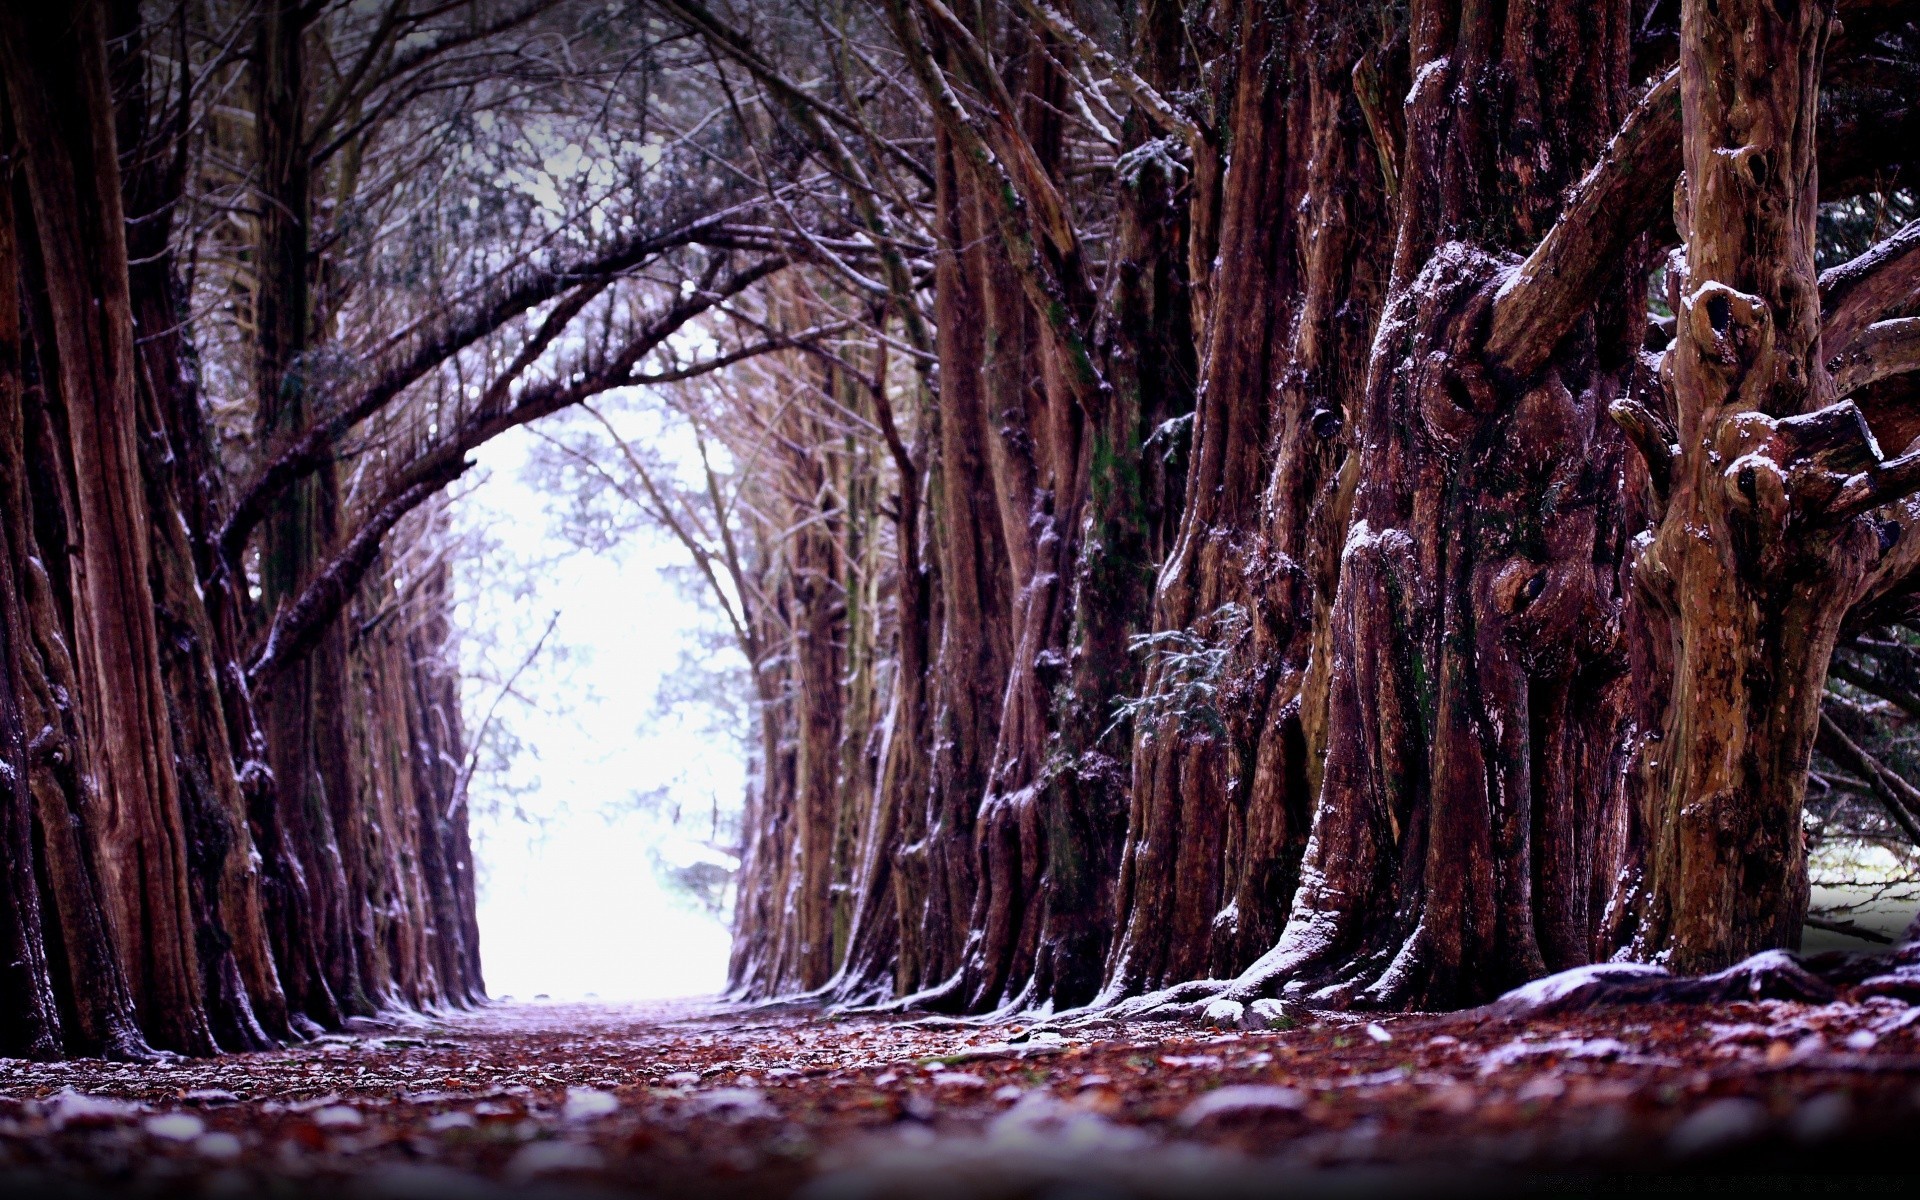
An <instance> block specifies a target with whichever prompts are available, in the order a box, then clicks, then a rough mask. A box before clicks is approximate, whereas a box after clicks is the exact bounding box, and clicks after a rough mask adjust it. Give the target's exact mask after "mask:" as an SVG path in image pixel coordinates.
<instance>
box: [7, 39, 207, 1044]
mask: <svg viewBox="0 0 1920 1200" xmlns="http://www.w3.org/2000/svg"><path fill="white" fill-rule="evenodd" d="M0 42H4V44H5V68H6V75H7V82H8V86H9V92H10V94H11V97H12V101H13V108H14V115H15V120H16V122H17V124H18V128H19V131H20V136H21V140H22V143H23V144H24V146H25V147H26V150H27V176H28V181H29V189H28V190H29V193H30V194H31V196H32V203H33V211H34V224H35V228H36V230H37V233H38V238H39V241H40V244H41V247H42V254H43V259H42V261H43V264H44V270H45V285H46V291H47V296H48V299H49V308H50V312H51V318H52V330H51V332H52V335H53V339H54V342H55V344H56V345H57V349H58V358H59V385H60V393H61V398H62V402H63V404H64V406H65V414H66V418H67V422H68V429H69V431H70V451H71V454H72V461H73V472H74V480H73V482H74V492H75V496H76V500H77V504H76V506H75V507H76V512H77V516H78V518H79V520H78V532H79V534H80V541H79V545H80V547H81V549H80V552H79V553H78V554H77V555H76V556H75V564H74V582H75V587H74V592H73V594H74V628H75V635H76V637H75V642H76V646H77V648H78V653H77V655H76V658H77V660H78V665H79V668H80V671H79V675H80V685H81V686H80V696H81V698H82V703H83V706H84V708H85V709H86V711H88V712H89V713H91V714H94V715H96V716H97V718H98V730H99V744H98V751H99V765H100V778H101V797H102V800H103V801H104V811H103V814H102V819H101V820H100V821H99V822H98V823H97V824H96V825H94V826H93V830H94V833H95V836H96V837H97V838H98V841H99V865H100V870H101V876H102V879H101V882H102V884H103V887H104V898H105V901H106V911H107V914H108V918H109V925H110V926H111V928H112V929H113V931H114V937H115V941H116V943H117V945H118V948H119V951H120V955H121V958H122V961H123V963H124V964H125V968H126V971H127V977H128V982H129V984H130V985H131V991H132V995H133V997H134V1001H135V1005H136V1008H137V1010H138V1011H139V1013H140V1017H141V1021H142V1024H143V1025H144V1026H145V1028H146V1029H147V1031H148V1033H149V1034H150V1035H151V1036H152V1037H153V1038H154V1039H155V1040H156V1041H158V1042H159V1043H160V1044H161V1045H163V1046H166V1047H169V1048H172V1049H177V1050H183V1051H187V1052H191V1053H206V1052H209V1051H211V1050H212V1049H213V1048H214V1040H213V1035H212V1030H211V1028H210V1026H209V1024H208V1021H207V1016H206V1009H205V1005H204V1002H203V999H202V997H203V989H202V985H201V977H200V971H199V966H198V962H197V956H196V952H195V945H194V937H193V913H192V905H191V903H190V901H189V874H188V867H187V859H186V837H185V833H184V830H183V829H182V827H181V817H180V790H179V781H178V778H177V777H176V774H175V771H174V763H173V761H172V756H171V754H170V752H169V751H170V747H171V746H172V737H171V731H170V729H169V724H168V709H167V687H166V682H165V676H164V674H163V671H162V666H161V661H160V647H159V637H158V631H157V629H156V627H155V623H154V594H153V590H152V586H151V583H150V579H151V574H150V572H151V565H152V564H151V550H150V546H149V544H148V538H149V537H150V535H151V513H150V510H149V508H148V505H147V503H146V497H145V495H144V494H143V491H144V489H143V488H142V486H141V475H140V462H139V452H138V444H139V443H138V430H139V397H138V393H137V389H136V385H135V365H134V339H133V317H132V312H131V307H130V299H129V292H128V277H127V253H126V240H125V235H124V225H125V222H124V218H123V216H122V209H121V198H120V178H119V169H118V165H117V162H116V156H115V146H114V136H113V125H112V115H113V114H112V110H111V99H110V95H109V89H108V84H107V63H106V39H105V27H104V19H103V14H102V12H101V9H100V5H99V4H98V3H89V4H85V5H83V6H82V7H81V8H80V9H79V10H78V12H77V14H73V15H72V16H69V15H68V14H51V13H50V14H46V15H44V16H41V17H28V16H24V15H21V14H12V15H10V16H8V17H7V18H6V21H5V23H4V25H0Z"/></svg>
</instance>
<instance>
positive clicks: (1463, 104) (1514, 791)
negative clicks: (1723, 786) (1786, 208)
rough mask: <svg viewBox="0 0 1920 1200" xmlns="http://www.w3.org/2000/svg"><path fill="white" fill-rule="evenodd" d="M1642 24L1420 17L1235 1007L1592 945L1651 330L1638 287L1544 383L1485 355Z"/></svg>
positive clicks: (1489, 985)
mask: <svg viewBox="0 0 1920 1200" xmlns="http://www.w3.org/2000/svg"><path fill="white" fill-rule="evenodd" d="M1628 7H1629V6H1628V5H1627V4H1625V3H1608V4H1602V5H1592V6H1584V7H1580V8H1578V9H1574V8H1568V7H1564V6H1557V5H1552V4H1546V3H1516V4H1513V5H1509V6H1508V7H1507V8H1506V9H1505V10H1504V11H1503V12H1501V13H1498V14H1496V13H1495V12H1493V11H1492V10H1483V9H1468V10H1466V11H1463V12H1456V11H1454V10H1453V9H1452V7H1451V6H1447V5H1440V4H1431V5H1423V4H1415V5H1414V7H1413V9H1412V11H1411V13H1410V15H1409V53H1410V64H1409V66H1410V74H1411V76H1412V79H1413V83H1412V86H1411V89H1410V90H1409V92H1408V93H1407V101H1406V109H1405V112H1406V120H1405V127H1406V129H1407V134H1406V143H1405V147H1404V149H1403V150H1402V152H1401V155H1400V168H1399V171H1398V176H1399V178H1398V188H1399V197H1398V201H1399V216H1398V228H1397V232H1396V238H1395V249H1394V258H1393V265H1392V276H1391V281H1390V284H1389V289H1388V293H1387V299H1386V307H1385V312H1384V315H1383V317H1382V319H1381V322H1380V328H1379V333H1378V335H1377V336H1376V338H1375V340H1374V344H1373V350H1372V356H1371V362H1370V365H1369V372H1368V381H1367V385H1366V392H1365V395H1364V398H1363V400H1362V403H1361V405H1360V408H1359V411H1358V412H1357V413H1356V414H1355V419H1354V432H1355V453H1356V454H1357V455H1358V461H1357V464H1356V467H1355V471H1356V478H1357V486H1356V491H1355V494H1354V499H1353V502H1352V514H1351V521H1350V524H1349V525H1348V532H1347V535H1346V545H1345V549H1344V551H1343V552H1342V564H1341V567H1340V574H1339V582H1338V586H1337V589H1336V591H1335V594H1334V602H1333V607H1332V611H1331V614H1330V623H1331V629H1330V642H1329V650H1330V653H1329V661H1328V670H1329V673H1330V680H1331V686H1330V693H1329V704H1328V709H1327V717H1326V719H1327V756H1326V762H1325V767H1324V774H1323V776H1322V781H1321V786H1320V792H1319V806H1318V808H1317V810H1316V811H1315V814H1314V822H1313V829H1312V834H1311V837H1310V840H1309V843H1308V846H1307V849H1306V854H1305V859H1304V864H1303V868H1302V872H1301V884H1300V887H1299V890H1298V891H1297V892H1296V894H1295V897H1294V901H1293V911H1292V914H1291V916H1290V919H1289V921H1288V924H1287V927H1286V930H1285V932H1284V934H1283V935H1282V937H1281V939H1280V941H1279V943H1278V945H1277V946H1276V947H1275V948H1274V949H1273V950H1272V951H1270V952H1269V953H1268V954H1267V955H1266V956H1264V957H1263V958H1262V959H1261V960H1260V961H1259V962H1258V963H1256V964H1255V965H1254V966H1252V967H1251V968H1249V969H1248V971H1247V972H1246V973H1245V974H1244V975H1243V976H1242V977H1241V980H1240V981H1239V983H1238V984H1237V985H1236V988H1235V994H1236V995H1240V996H1251V995H1257V994H1260V993H1261V992H1263V991H1267V990H1270V989H1273V988H1275V987H1279V986H1283V985H1284V986H1285V987H1286V988H1287V990H1288V991H1290V992H1295V993H1306V994H1309V995H1311V996H1312V997H1313V998H1314V999H1315V1001H1316V1002H1318V1003H1324V1004H1339V1005H1353V1006H1356V1007H1399V1006H1411V1007H1425V1008H1445V1007H1453V1006H1457V1005H1460V1004H1466V1003H1472V1002H1475V1001H1476V1000H1480V999H1485V998H1487V997H1490V996H1492V995H1495V994H1498V993H1499V992H1500V991H1502V990H1504V989H1505V988H1508V987H1511V986H1513V985H1514V984H1516V983H1519V982H1521V981H1523V980H1525V979H1528V978H1531V977H1532V976H1534V975H1537V974H1540V973H1542V972H1543V971H1545V970H1547V969H1550V968H1560V967H1565V966H1571V965H1574V964H1576V963H1578V962H1583V961H1586V960H1587V959H1588V958H1589V957H1590V956H1591V954H1592V953H1593V947H1592V945H1591V939H1590V937H1589V936H1588V934H1589V931H1590V929H1591V925H1592V918H1593V917H1594V916H1595V915H1596V914H1595V913H1594V912H1593V911H1591V905H1592V897H1593V896H1594V894H1595V888H1594V887H1593V886H1592V883H1591V879H1592V876H1593V875H1594V874H1595V873H1596V872H1598V873H1600V874H1602V875H1604V874H1605V873H1606V864H1600V863H1595V862H1593V861H1592V836H1591V835H1592V830H1593V829H1594V828H1596V827H1597V826H1598V825H1599V824H1600V823H1601V815H1602V814H1603V813H1604V812H1605V811H1607V810H1608V808H1609V806H1610V805H1611V804H1613V803H1614V796H1615V795H1616V792H1615V790H1614V788H1613V786H1612V781H1613V780H1614V778H1615V776H1614V775H1613V774H1612V773H1611V772H1608V771H1604V770H1596V769H1595V767H1596V764H1599V765H1604V764H1605V763H1606V762H1607V761H1608V759H1609V754H1610V751H1611V747H1612V746H1613V745H1614V744H1615V738H1616V737H1617V727H1618V724H1619V720H1620V712H1621V709H1622V702H1623V701H1622V697H1621V696H1620V694H1619V690H1618V688H1619V680H1620V679H1621V677H1622V675H1623V672H1624V665H1625V664H1624V662H1623V661H1622V659H1621V655H1620V652H1619V649H1618V645H1617V643H1618V635H1617V629H1616V626H1615V625H1614V620H1613V618H1612V616H1611V615H1610V614H1611V613H1612V612H1613V611H1614V608H1615V601H1614V599H1613V595H1614V591H1615V588H1616V579H1617V576H1618V563H1619V561H1620V556H1621V554H1622V553H1623V551H1624V535H1623V530H1622V527H1621V515H1620V513H1619V512H1618V511H1617V508H1616V507H1615V501H1614V499H1613V497H1614V494H1615V489H1616V486H1617V484H1616V482H1615V479H1616V474H1617V469H1618V458H1619V450H1618V447H1619V439H1618V436H1617V434H1616V433H1615V432H1614V431H1613V429H1612V428H1611V426H1610V425H1609V424H1608V422H1607V418H1606V412H1607V408H1608V403H1609V401H1610V400H1611V399H1612V398H1613V397H1614V396H1616V395H1618V394H1620V391H1621V389H1622V387H1623V386H1624V383H1625V380H1626V377H1627V373H1628V369H1629V368H1630V367H1631V365H1632V363H1633V357H1632V352H1633V349H1634V347H1635V346H1636V344H1637V340H1638V336H1637V335H1638V328H1639V325H1638V320H1639V314H1638V311H1637V310H1638V304H1637V303H1636V302H1635V301H1634V300H1633V296H1634V292H1633V288H1632V286H1631V281H1632V280H1633V279H1634V278H1635V275H1634V273H1633V272H1632V271H1631V270H1630V269H1621V272H1620V274H1619V275H1618V276H1617V277H1615V279H1614V280H1613V281H1611V282H1612V284H1613V285H1612V286H1610V287H1607V288H1605V289H1603V290H1601V292H1600V295H1601V296H1602V297H1603V300H1602V303H1601V304H1600V305H1599V306H1598V310H1597V312H1596V313H1595V314H1594V315H1593V316H1592V317H1590V318H1587V319H1583V320H1581V321H1579V322H1577V323H1575V324H1574V326H1573V328H1572V331H1571V332H1570V333H1569V334H1567V335H1566V336H1564V337H1561V336H1560V335H1558V334H1556V335H1554V338H1553V339H1552V340H1553V341H1555V342H1557V343H1558V344H1553V345H1550V344H1546V343H1544V342H1543V343H1542V344H1541V345H1538V346H1532V347H1530V350H1529V354H1530V356H1531V359H1530V362H1531V364H1537V365H1529V366H1528V367H1527V368H1526V369H1523V370H1519V371H1514V370H1511V369H1510V368H1509V365H1508V364H1510V363H1512V362H1514V361H1515V359H1514V358H1513V357H1504V358H1503V357H1500V356H1498V355H1495V354H1493V353H1490V352H1489V351H1488V350H1487V348H1486V342H1485V339H1486V336H1487V334H1486V329H1487V321H1488V314H1489V311H1490V307H1491V303H1492V300H1493V298H1494V296H1495V295H1496V293H1497V291H1498V289H1499V288H1500V286H1501V284H1502V283H1503V281H1504V280H1505V279H1506V278H1508V277H1509V276H1510V274H1511V271H1512V268H1511V267H1510V266H1509V265H1508V263H1509V262H1510V261H1511V260H1510V259H1508V258H1507V257H1506V256H1507V255H1508V254H1510V253H1511V252H1512V251H1513V250H1516V249H1518V250H1525V249H1529V248H1531V247H1532V246H1533V245H1534V243H1535V242H1537V241H1538V240H1539V239H1540V238H1541V237H1543V236H1544V235H1545V234H1546V233H1547V231H1548V230H1549V228H1550V227H1551V224H1552V222H1553V220H1554V218H1555V216H1556V215H1557V213H1558V210H1559V206H1560V204H1561V202H1562V200H1563V193H1564V190H1565V188H1566V186H1567V185H1568V184H1569V183H1571V182H1572V181H1573V180H1574V179H1575V178H1577V177H1578V174H1579V172H1580V171H1581V169H1582V168H1584V167H1585V166H1586V165H1587V164H1588V163H1590V162H1592V161H1593V160H1594V158H1595V157H1596V155H1597V154H1598V152H1599V151H1600V149H1601V148H1602V147H1603V146H1605V145H1606V143H1607V140H1608V139H1609V138H1610V137H1611V136H1612V134H1613V133H1614V131H1615V129H1616V127H1617V126H1618V124H1619V122H1620V119H1621V117H1622V116H1623V115H1624V114H1625V112H1626V109H1627V100H1628V96H1627V65H1628V61H1629V50H1630V47H1629V42H1628V22H1627V17H1628ZM1549 64H1551V65H1550V66H1549ZM1627 266H1628V267H1630V266H1631V264H1630V263H1629V264H1627Z"/></svg>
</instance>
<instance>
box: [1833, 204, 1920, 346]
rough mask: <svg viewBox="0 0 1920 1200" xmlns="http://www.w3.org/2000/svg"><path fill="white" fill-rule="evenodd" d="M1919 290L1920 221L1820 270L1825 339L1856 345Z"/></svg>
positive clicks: (1845, 344) (1839, 343)
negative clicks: (1881, 320) (1833, 265)
mask: <svg viewBox="0 0 1920 1200" xmlns="http://www.w3.org/2000/svg"><path fill="white" fill-rule="evenodd" d="M1916 292H1920V221H1915V222H1913V223H1912V224H1910V225H1908V226H1907V227H1906V228H1905V229H1902V230H1901V231H1900V232H1899V233H1896V234H1894V235H1893V236H1892V237H1890V238H1888V239H1886V240H1885V241H1883V242H1881V243H1880V244H1878V245H1876V246H1874V247H1873V248H1872V249H1870V250H1868V251H1867V252H1866V253H1865V254H1862V255H1861V256H1860V257H1858V258H1856V259H1852V260H1851V261H1848V262H1843V263H1841V264H1840V265H1839V266H1837V267H1829V268H1828V269H1827V270H1825V271H1822V272H1821V273H1820V322H1821V324H1820V339H1821V344H1822V345H1824V346H1851V345H1853V343H1854V342H1855V341H1856V340H1858V339H1859V337H1860V335H1861V334H1862V333H1865V332H1866V328H1867V326H1869V325H1871V324H1873V323H1874V322H1875V321H1877V320H1879V319H1880V318H1881V317H1884V316H1886V315H1887V314H1888V313H1890V312H1892V311H1893V310H1894V309H1895V308H1896V307H1897V306H1899V305H1901V304H1903V303H1906V302H1908V301H1910V300H1911V299H1912V298H1913V297H1914V295H1915V293H1916Z"/></svg>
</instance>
